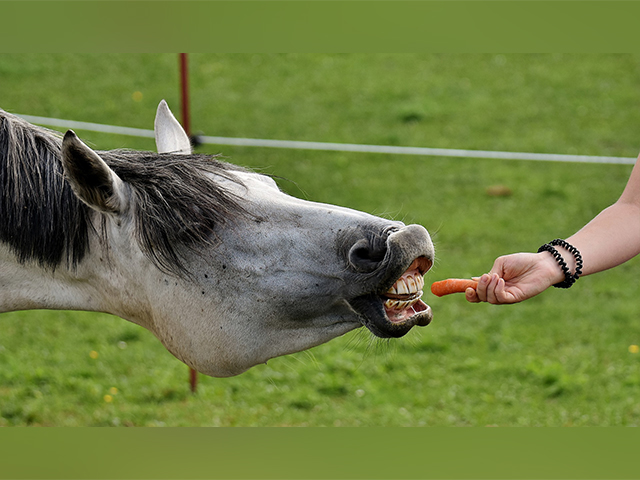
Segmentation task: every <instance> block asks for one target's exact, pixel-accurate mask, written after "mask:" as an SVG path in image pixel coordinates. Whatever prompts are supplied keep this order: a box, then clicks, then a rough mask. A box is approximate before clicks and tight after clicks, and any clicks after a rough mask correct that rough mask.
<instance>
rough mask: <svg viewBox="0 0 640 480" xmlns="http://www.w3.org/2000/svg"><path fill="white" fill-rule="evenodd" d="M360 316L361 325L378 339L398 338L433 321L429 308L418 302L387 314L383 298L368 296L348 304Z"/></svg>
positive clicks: (373, 295)
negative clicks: (416, 327)
mask: <svg viewBox="0 0 640 480" xmlns="http://www.w3.org/2000/svg"><path fill="white" fill-rule="evenodd" d="M349 304H350V305H351V308H353V309H354V310H355V311H356V313H358V315H359V316H360V321H361V323H362V324H363V325H364V326H365V327H367V328H368V329H369V330H370V331H371V333H373V334H374V335H375V336H377V337H380V338H399V337H402V336H404V335H406V334H407V333H409V330H411V329H412V328H413V327H415V326H422V327H424V326H427V325H429V324H430V323H431V320H432V319H433V313H432V311H431V307H429V305H427V304H426V303H424V302H422V301H420V302H418V303H416V304H415V305H414V306H412V307H409V308H408V309H406V310H403V311H400V312H398V311H393V312H388V310H387V309H386V308H385V306H384V298H381V297H380V296H379V295H376V294H370V295H363V296H361V297H358V298H355V299H353V300H351V301H350V302H349Z"/></svg>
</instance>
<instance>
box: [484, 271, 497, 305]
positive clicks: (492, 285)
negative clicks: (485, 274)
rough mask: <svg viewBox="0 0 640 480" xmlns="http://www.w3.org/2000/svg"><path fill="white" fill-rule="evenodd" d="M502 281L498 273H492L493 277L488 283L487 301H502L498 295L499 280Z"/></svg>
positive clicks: (495, 303)
mask: <svg viewBox="0 0 640 480" xmlns="http://www.w3.org/2000/svg"><path fill="white" fill-rule="evenodd" d="M499 281H500V276H499V275H498V274H497V273H493V274H491V278H490V280H489V284H488V285H487V302H489V303H491V304H493V305H499V304H500V301H499V300H498V297H497V296H496V288H497V287H498V282H499Z"/></svg>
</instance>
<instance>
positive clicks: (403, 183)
mask: <svg viewBox="0 0 640 480" xmlns="http://www.w3.org/2000/svg"><path fill="white" fill-rule="evenodd" d="M190 60H191V64H190V66H191V70H190V71H191V96H192V102H193V106H192V110H193V111H192V126H193V129H194V131H202V132H203V133H204V134H206V135H217V136H236V137H254V138H273V139H291V140H310V141H324V142H347V143H365V144H382V145H406V146H426V147H443V148H465V149H478V150H506V151H525V152H540V153H569V154H587V155H614V156H624V157H635V156H637V154H638V152H639V151H640V88H638V86H639V85H640V57H639V56H630V55H498V54H496V55H386V54H385V55H355V54H354V55H316V54H314V55H209V54H198V55H195V54H194V55H191V56H190ZM0 85H1V89H0V108H3V109H5V110H7V111H10V112H14V113H24V114H31V115H41V116H49V117H58V118H65V119H75V120H83V121H89V122H97V123H108V124H113V125H122V126H131V127H139V128H152V125H153V116H154V114H155V108H156V106H157V104H158V101H159V100H160V99H162V98H165V99H166V100H167V101H168V102H169V104H170V105H171V106H172V107H173V109H174V112H176V113H178V112H179V86H178V59H177V56H176V55H173V54H167V55H0ZM77 133H78V134H80V135H81V136H82V138H83V139H85V140H86V141H87V142H90V143H91V144H93V145H94V146H95V147H96V148H99V149H110V148H118V147H130V148H140V149H149V150H150V149H154V145H153V143H152V142H151V141H149V140H147V139H139V138H133V137H126V136H117V135H105V134H97V133H92V132H82V131H78V132H77ZM199 151H201V152H210V153H223V154H224V155H225V156H226V157H227V158H228V159H229V161H232V162H233V163H236V164H239V165H243V166H247V167H250V168H254V169H257V170H259V171H261V172H265V173H269V174H274V175H277V176H280V177H284V178H285V179H283V180H280V186H281V188H282V189H284V190H285V191H287V192H289V193H291V194H292V195H295V196H300V197H303V198H307V199H310V200H314V201H320V202H328V203H334V204H338V205H344V206H348V207H351V208H356V209H360V210H364V211H367V212H370V213H374V214H377V215H380V216H384V217H388V218H393V219H398V220H402V221H405V222H406V223H420V224H422V225H424V226H425V227H427V228H428V229H429V231H430V232H431V233H432V236H433V238H434V242H435V244H436V254H437V260H436V264H435V266H434V268H433V269H432V271H431V272H430V273H429V274H428V275H427V277H426V280H427V283H430V282H431V281H434V280H439V279H442V278H445V277H449V276H462V277H464V276H471V275H478V274H481V273H483V272H485V271H488V270H489V269H490V268H491V265H492V263H493V260H494V259H495V258H496V257H497V256H498V255H501V254H505V253H510V252H514V251H532V250H536V249H537V248H538V246H539V245H541V244H543V243H545V242H547V241H549V240H551V239H553V238H557V237H566V236H569V235H571V234H572V233H574V232H575V231H576V230H577V229H579V228H580V227H581V226H582V225H584V224H585V223H586V222H587V221H589V220H590V219H591V218H592V217H593V216H594V215H596V214H597V213H598V212H599V211H600V210H601V209H602V208H604V207H606V206H608V205H609V204H611V203H612V202H613V201H615V200H616V198H617V196H618V195H619V194H620V192H621V191H622V188H623V187H624V184H625V183H626V180H627V178H628V175H629V173H630V171H631V167H630V166H625V165H594V164H568V163H541V162H525V161H509V160H478V159H447V158H438V157H409V156H395V155H381V154H362V153H358V154H356V153H340V152H312V151H294V150H280V149H267V148H249V147H244V148H241V147H226V146H225V147H223V146H220V147H218V146H213V145H208V146H203V147H200V149H199ZM495 185H499V186H505V187H508V189H510V190H511V192H512V193H511V195H508V196H492V195H489V194H488V193H487V189H488V188H489V187H491V186H495ZM0 221H1V219H0ZM639 274H640V262H639V261H638V259H634V260H632V261H630V262H628V263H627V264H625V265H623V266H621V267H619V268H617V269H614V270H611V271H608V272H604V273H601V274H598V275H595V276H592V277H586V278H583V279H581V280H580V281H579V282H578V283H577V284H576V286H575V287H573V288H572V289H571V290H569V291H559V290H555V289H552V290H550V291H547V292H545V293H544V294H542V295H541V296H539V297H537V298H534V299H532V300H530V301H528V302H525V303H523V304H520V305H514V306H501V307H496V306H491V305H486V304H482V305H471V304H468V303H466V301H465V300H464V298H462V297H461V296H456V297H445V298H434V297H433V296H432V295H430V294H427V295H426V300H427V302H428V303H429V304H430V305H431V306H432V308H433V310H434V314H435V319H434V321H433V323H432V324H431V325H430V326H429V327H427V328H421V329H414V330H413V331H411V332H410V333H409V334H408V335H407V336H406V337H404V338H402V339H399V340H394V341H381V340H376V339H374V338H372V336H371V335H370V334H369V333H368V332H367V331H364V330H362V329H360V330H359V331H356V332H352V333H350V334H347V335H345V336H344V337H341V338H339V339H335V340H333V341H331V342H329V343H327V344H325V345H322V346H319V347H316V348H314V349H312V350H310V351H308V352H301V353H298V354H295V355H289V356H286V357H281V358H278V359H274V360H272V361H270V362H269V364H268V365H266V366H259V367H255V368H253V369H252V370H250V371H248V372H247V373H245V374H242V375H240V376H238V377H234V378H228V379H214V378H209V377H204V376H200V385H199V391H198V393H197V395H191V394H190V392H189V387H188V369H187V367H186V366H184V365H183V364H182V363H180V362H179V361H178V360H176V359H175V358H174V357H172V356H171V354H169V353H168V352H167V351H166V350H165V349H164V347H162V346H161V344H160V343H159V342H158V341H157V340H156V339H155V337H153V335H152V334H151V333H149V332H147V331H146V330H143V329H141V328H140V327H137V326H136V325H133V324H131V323H129V322H126V321H124V320H122V319H119V318H116V317H113V316H109V315H104V314H94V313H87V312H50V311H28V312H17V313H6V314H2V315H0V426H13V425H56V426H81V425H82V426H85V425H91V426H153V425H156V426H163V425H166V426H285V425H295V426H302V425H308V426H485V425H500V426H520V425H522V426H565V425H566V426H579V425H582V426H630V425H639V424H640V354H639V353H634V351H635V350H634V349H633V348H631V349H630V346H632V345H639V344H640V301H639V300H638V297H639V293H640V288H639V285H638V276H639Z"/></svg>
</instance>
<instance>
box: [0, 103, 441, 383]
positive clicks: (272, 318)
mask: <svg viewBox="0 0 640 480" xmlns="http://www.w3.org/2000/svg"><path fill="white" fill-rule="evenodd" d="M154 131H155V137H156V144H157V149H158V151H157V152H145V151H135V150H127V149H118V150H110V151H99V150H93V149H92V148H90V147H88V146H87V145H86V144H85V143H84V142H83V141H82V140H81V139H80V138H79V137H78V136H77V135H76V134H75V133H74V132H73V131H72V130H69V131H67V132H66V133H65V134H64V136H63V135H61V134H60V133H58V132H53V131H51V130H48V129H45V128H42V127H38V126H35V125H32V124H30V123H28V122H26V121H24V120H22V119H21V118H19V117H18V116H15V115H13V114H10V113H8V112H5V111H4V110H1V109H0V189H1V191H0V219H1V220H0V313H2V312H9V311H17V310H29V309H62V310H86V311H95V312H106V313H110V314H113V315H116V316H118V317H121V318H123V319H125V320H128V321H131V322H133V323H135V324H137V325H140V326H142V327H144V328H146V329H148V330H149V331H151V332H152V333H153V334H154V335H155V336H156V337H157V338H158V339H159V340H160V342H162V344H163V345H164V346H165V347H166V348H167V349H168V350H169V352H171V353H172V354H173V355H174V356H175V357H177V358H178V359H179V360H181V361H182V362H184V363H185V364H187V365H188V366H190V367H191V368H193V369H195V370H197V371H199V372H201V373H203V374H205V375H209V376H212V377H229V376H234V375H238V374H240V373H242V372H244V371H246V370H248V369H249V368H251V367H254V366H256V365H260V364H264V363H266V362H267V360H269V359H271V358H274V357H278V356H281V355H287V354H291V353H294V352H298V351H302V350H306V349H309V348H312V347H315V346H317V345H320V344H322V343H325V342H327V341H329V340H331V339H333V338H336V337H338V336H341V335H344V334H345V333H347V332H349V331H351V330H354V329H356V328H360V327H366V328H367V329H368V330H369V331H370V332H371V333H372V334H373V335H375V336H377V337H381V338H398V337H402V336H403V335H405V334H406V333H407V332H409V331H410V330H411V328H412V327H414V326H426V325H428V324H429V323H430V322H431V320H432V318H433V314H432V311H431V308H430V307H429V306H428V305H427V304H426V303H424V301H423V300H422V299H421V296H422V288H423V286H424V279H423V275H424V274H425V273H426V272H427V271H428V270H429V269H430V268H431V266H432V265H433V259H434V246H433V243H432V241H431V238H430V235H429V233H428V231H427V230H426V229H425V228H424V227H423V226H421V225H405V224H404V223H402V222H399V221H392V220H387V219H383V218H380V217H377V216H373V215H370V214H368V213H365V212H361V211H357V210H352V209H349V208H345V207H339V206H335V205H329V204H322V203H316V202H311V201H307V200H303V199H299V198H296V197H293V196H290V195H287V194H285V193H284V192H282V191H281V190H280V189H279V188H278V186H277V184H276V182H275V181H274V180H273V178H271V177H270V176H265V175H262V174H258V173H255V172H253V171H250V170H248V169H244V168H241V167H239V166H235V165H233V164H231V163H227V162H224V161H222V160H221V159H220V157H219V156H218V155H204V154H196V153H193V150H192V147H191V144H190V141H189V137H188V136H187V135H186V133H185V131H184V130H183V129H182V127H181V126H180V124H179V122H178V121H177V120H176V119H175V117H174V116H173V114H172V113H171V111H170V109H169V107H168V105H167V104H166V102H165V101H164V100H163V101H162V102H160V105H159V106H158V110H157V113H156V118H155V122H154Z"/></svg>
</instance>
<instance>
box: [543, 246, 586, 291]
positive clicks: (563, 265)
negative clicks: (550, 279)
mask: <svg viewBox="0 0 640 480" xmlns="http://www.w3.org/2000/svg"><path fill="white" fill-rule="evenodd" d="M555 246H560V247H563V248H565V249H566V250H567V251H569V252H570V253H571V254H572V255H573V256H574V258H575V260H576V268H575V272H574V273H573V274H572V273H571V272H570V271H569V267H568V266H567V262H566V261H565V260H564V258H563V256H562V255H561V254H560V252H558V250H556V248H555ZM545 251H546V252H549V253H550V254H551V255H553V257H554V258H555V260H556V262H558V265H559V266H560V269H561V270H562V273H563V274H564V281H562V282H559V283H556V284H554V285H553V286H554V287H556V288H569V287H571V286H572V285H573V284H574V283H576V280H578V278H580V275H582V267H583V262H582V255H580V252H579V251H578V249H577V248H576V247H574V246H573V245H571V244H570V243H568V242H567V241H565V240H562V239H560V238H556V239H555V240H553V241H552V242H549V243H546V244H544V245H542V246H541V247H540V248H539V249H538V253H540V252H545Z"/></svg>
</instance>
